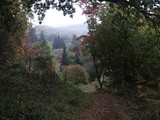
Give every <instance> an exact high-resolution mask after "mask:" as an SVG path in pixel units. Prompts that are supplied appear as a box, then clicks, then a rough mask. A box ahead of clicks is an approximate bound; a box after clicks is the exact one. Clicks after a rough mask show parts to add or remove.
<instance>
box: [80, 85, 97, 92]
mask: <svg viewBox="0 0 160 120" xmlns="http://www.w3.org/2000/svg"><path fill="white" fill-rule="evenodd" d="M77 87H78V88H79V89H81V90H82V91H83V92H86V93H89V92H96V88H95V86H94V85H92V84H88V85H77Z"/></svg>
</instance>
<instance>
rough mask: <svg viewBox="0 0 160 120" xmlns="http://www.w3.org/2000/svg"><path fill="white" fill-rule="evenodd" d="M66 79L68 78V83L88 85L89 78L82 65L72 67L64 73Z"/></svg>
mask: <svg viewBox="0 0 160 120" xmlns="http://www.w3.org/2000/svg"><path fill="white" fill-rule="evenodd" d="M65 75H66V76H65ZM64 77H66V80H67V82H71V83H73V84H76V85H77V84H87V83H88V77H89V76H88V73H87V72H86V70H85V68H83V67H81V66H80V65H70V66H68V67H67V69H66V71H64Z"/></svg>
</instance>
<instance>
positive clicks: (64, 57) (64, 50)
mask: <svg viewBox="0 0 160 120" xmlns="http://www.w3.org/2000/svg"><path fill="white" fill-rule="evenodd" d="M61 65H62V66H63V65H64V66H67V65H68V58H67V51H66V46H65V45H64V47H63V53H62V59H61Z"/></svg>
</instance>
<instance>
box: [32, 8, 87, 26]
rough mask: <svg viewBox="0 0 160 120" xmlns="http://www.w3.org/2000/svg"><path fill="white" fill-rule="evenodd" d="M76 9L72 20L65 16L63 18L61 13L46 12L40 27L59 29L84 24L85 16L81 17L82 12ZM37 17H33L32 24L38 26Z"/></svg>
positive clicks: (51, 10) (54, 11)
mask: <svg viewBox="0 0 160 120" xmlns="http://www.w3.org/2000/svg"><path fill="white" fill-rule="evenodd" d="M75 8H76V13H74V14H73V18H71V17H69V16H68V15H67V16H63V12H62V11H57V10H55V9H54V10H53V9H50V10H48V11H47V12H46V16H45V18H44V20H43V23H42V25H48V26H52V27H61V26H68V25H74V24H84V23H85V22H86V16H85V15H82V10H81V8H79V7H78V6H76V7H75ZM37 18H38V17H37V15H35V19H34V22H33V24H34V25H38V24H39V23H38V20H37Z"/></svg>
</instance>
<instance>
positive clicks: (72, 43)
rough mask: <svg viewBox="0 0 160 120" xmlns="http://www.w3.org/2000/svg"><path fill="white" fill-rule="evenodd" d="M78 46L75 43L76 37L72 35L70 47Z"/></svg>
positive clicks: (76, 42)
mask: <svg viewBox="0 0 160 120" xmlns="http://www.w3.org/2000/svg"><path fill="white" fill-rule="evenodd" d="M78 45H79V43H78V41H77V36H76V35H75V34H74V35H73V36H72V41H71V46H72V47H75V46H78Z"/></svg>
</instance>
